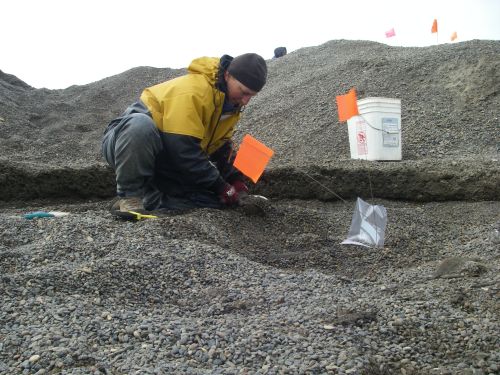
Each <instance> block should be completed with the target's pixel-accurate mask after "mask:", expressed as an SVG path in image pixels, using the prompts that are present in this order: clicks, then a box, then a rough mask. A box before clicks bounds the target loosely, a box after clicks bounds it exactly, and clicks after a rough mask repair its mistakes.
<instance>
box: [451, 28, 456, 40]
mask: <svg viewBox="0 0 500 375" xmlns="http://www.w3.org/2000/svg"><path fill="white" fill-rule="evenodd" d="M455 39H457V32H456V31H454V32H453V34H451V41H452V42H453V41H454V40H455Z"/></svg>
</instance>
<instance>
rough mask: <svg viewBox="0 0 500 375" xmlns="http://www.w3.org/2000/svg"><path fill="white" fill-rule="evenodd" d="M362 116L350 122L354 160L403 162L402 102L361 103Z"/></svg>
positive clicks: (378, 100)
mask: <svg viewBox="0 0 500 375" xmlns="http://www.w3.org/2000/svg"><path fill="white" fill-rule="evenodd" d="M358 110H359V115H358V116H354V117H351V118H350V119H349V120H347V127H348V130H349V146H350V150H351V159H363V160H401V100H400V99H390V98H365V99H360V100H358Z"/></svg>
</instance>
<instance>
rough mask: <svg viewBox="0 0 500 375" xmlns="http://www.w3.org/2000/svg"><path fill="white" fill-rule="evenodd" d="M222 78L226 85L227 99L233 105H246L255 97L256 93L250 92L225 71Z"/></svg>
mask: <svg viewBox="0 0 500 375" xmlns="http://www.w3.org/2000/svg"><path fill="white" fill-rule="evenodd" d="M224 77H225V78H226V83H227V97H228V99H229V101H230V102H231V103H233V104H234V105H237V106H240V107H241V106H244V105H247V104H248V102H249V101H250V99H252V97H253V96H255V95H257V92H256V91H253V90H250V89H249V88H248V87H246V86H245V85H244V84H243V83H241V82H240V81H238V80H237V79H236V78H234V77H233V76H232V75H231V74H229V73H228V72H227V71H226V72H225V73H224Z"/></svg>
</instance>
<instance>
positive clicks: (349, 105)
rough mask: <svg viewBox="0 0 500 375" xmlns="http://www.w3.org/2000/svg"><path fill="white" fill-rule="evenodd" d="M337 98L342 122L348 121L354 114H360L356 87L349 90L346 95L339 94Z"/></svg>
mask: <svg viewBox="0 0 500 375" xmlns="http://www.w3.org/2000/svg"><path fill="white" fill-rule="evenodd" d="M336 99H337V110H338V113H339V121H340V122H343V121H347V120H349V119H350V118H351V117H352V116H356V115H359V112H358V102H357V100H356V90H355V89H354V88H352V89H351V90H349V92H348V93H347V94H345V95H339V96H337V97H336Z"/></svg>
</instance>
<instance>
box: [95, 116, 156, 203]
mask: <svg viewBox="0 0 500 375" xmlns="http://www.w3.org/2000/svg"><path fill="white" fill-rule="evenodd" d="M161 149H162V142H161V139H160V133H159V130H158V129H157V128H156V126H155V124H154V122H153V119H152V118H151V117H150V116H149V115H147V114H145V113H137V112H135V113H130V114H127V113H125V114H124V115H123V116H122V117H120V118H118V119H116V120H114V121H113V122H111V124H110V125H109V126H108V128H107V129H106V133H105V134H104V137H103V140H102V154H103V156H104V158H105V159H106V161H107V162H108V164H109V165H110V166H111V167H112V168H113V169H114V170H115V173H116V191H117V194H118V196H120V197H144V195H145V194H146V190H147V185H148V184H150V183H151V182H152V179H153V176H154V169H155V159H156V155H157V154H158V153H159V152H160V151H161Z"/></svg>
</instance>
